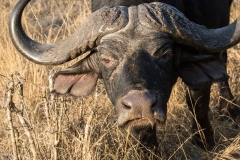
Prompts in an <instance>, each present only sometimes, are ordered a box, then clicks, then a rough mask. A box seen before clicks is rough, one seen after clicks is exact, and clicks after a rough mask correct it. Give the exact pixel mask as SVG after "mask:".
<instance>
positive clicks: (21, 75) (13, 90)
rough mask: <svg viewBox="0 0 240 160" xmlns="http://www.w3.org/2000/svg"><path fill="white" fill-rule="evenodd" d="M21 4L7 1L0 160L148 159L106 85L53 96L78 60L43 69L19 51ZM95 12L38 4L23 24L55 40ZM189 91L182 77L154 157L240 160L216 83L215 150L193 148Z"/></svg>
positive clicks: (239, 67) (238, 70) (233, 72)
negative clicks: (58, 75) (13, 35)
mask: <svg viewBox="0 0 240 160" xmlns="http://www.w3.org/2000/svg"><path fill="white" fill-rule="evenodd" d="M16 2H17V0H0V19H1V20H0V102H1V105H0V159H13V158H14V157H15V158H16V159H33V158H35V159H94V160H95V159H142V158H141V153H140V152H139V150H138V149H137V148H138V146H139V144H138V143H135V142H134V141H132V140H131V139H133V138H132V137H131V135H127V134H126V133H123V132H122V131H121V130H119V129H118V126H117V124H116V122H115V119H114V118H115V117H114V110H113V106H112V104H111V102H110V101H109V99H108V98H107V95H106V93H105V90H104V87H103V84H102V81H99V82H98V86H97V88H96V91H95V92H94V93H93V94H92V95H91V96H89V97H84V98H82V99H79V98H74V97H57V96H53V95H50V94H49V90H50V88H51V87H52V86H51V83H52V82H51V76H52V74H53V73H54V72H55V71H57V70H59V69H61V68H63V67H66V66H68V65H71V63H72V62H70V63H69V64H66V65H62V66H54V67H53V66H41V65H37V64H34V63H32V62H30V61H28V60H26V59H25V58H23V57H22V56H21V55H20V54H19V53H17V51H16V49H15V48H14V47H13V45H12V43H11V41H10V38H9V34H8V17H9V13H10V11H11V9H12V7H13V6H14V4H15V3H16ZM89 14H90V9H89V0H78V1H75V0H74V1H72V0H65V1H56V0H52V1H46V0H38V1H35V0H34V1H32V2H31V4H30V5H29V6H28V7H27V8H26V9H25V12H24V16H23V24H24V28H25V30H26V32H27V34H28V35H29V36H30V37H32V38H33V39H35V40H37V41H40V42H43V43H46V42H47V43H54V42H56V41H60V40H62V39H64V38H66V37H68V36H69V35H71V34H72V33H73V32H74V30H75V29H76V28H77V27H78V26H80V24H81V22H82V21H84V19H85V17H86V16H87V15H89ZM239 15H240V0H234V4H233V6H232V12H231V21H233V20H234V19H236V17H237V16H239ZM239 48H240V45H238V46H236V47H234V48H233V49H231V50H230V51H229V62H228V73H229V75H230V76H231V78H230V79H229V82H230V86H231V89H232V91H233V94H234V96H235V98H236V102H237V104H240V80H239V78H240V51H239ZM10 73H12V74H13V79H11V75H10ZM10 82H12V83H10ZM22 90H23V91H22ZM185 90H186V88H185V86H184V84H183V83H182V82H181V80H179V82H178V83H177V84H176V86H175V87H174V89H173V92H172V95H171V98H170V101H169V103H168V106H169V108H168V119H167V122H166V125H165V126H163V127H159V128H158V137H159V143H160V145H159V146H160V148H159V151H158V152H159V155H154V154H153V153H152V154H151V155H150V157H149V159H151V157H155V158H156V156H157V157H158V158H159V159H164V160H165V159H173V160H175V159H176V160H177V159H194V157H195V159H196V157H202V158H205V159H229V160H230V159H240V135H239V131H240V130H239V129H234V128H232V127H231V126H230V123H229V122H224V121H220V120H218V113H216V112H215V110H214V108H215V107H216V106H217V103H218V101H219V99H220V97H219V94H218V92H217V86H216V85H213V87H212V94H211V105H210V106H211V108H212V111H211V113H210V117H211V120H212V124H213V129H214V131H215V136H216V139H215V140H216V147H215V148H214V149H213V150H212V151H209V152H204V151H202V150H200V149H199V148H197V147H195V146H193V145H192V144H191V143H190V139H191V137H192V133H191V132H190V126H191V116H192V115H191V114H190V112H189V111H188V109H187V107H186V103H185V98H184V95H185ZM10 102H11V103H10ZM12 102H13V103H14V104H13V103H12ZM11 128H12V129H11ZM11 133H14V134H11ZM13 139H14V140H13ZM13 142H14V143H13ZM14 147H15V152H14V150H13V148H14Z"/></svg>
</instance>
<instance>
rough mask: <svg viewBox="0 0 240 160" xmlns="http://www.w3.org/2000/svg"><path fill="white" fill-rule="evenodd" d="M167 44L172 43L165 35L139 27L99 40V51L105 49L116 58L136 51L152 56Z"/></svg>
mask: <svg viewBox="0 0 240 160" xmlns="http://www.w3.org/2000/svg"><path fill="white" fill-rule="evenodd" d="M169 43H172V39H171V38H170V37H169V36H168V35H167V34H166V33H164V32H160V31H154V30H149V29H146V28H144V27H141V26H140V27H138V28H135V29H127V30H126V29H125V30H120V31H119V32H116V33H112V34H108V35H106V36H104V37H103V38H102V39H101V42H100V45H99V49H100V48H105V49H106V50H107V51H108V50H109V52H111V53H115V54H117V56H119V54H120V55H122V54H124V55H125V54H134V53H136V52H138V51H145V52H147V53H149V54H150V55H154V53H155V52H156V51H157V50H159V48H161V47H162V46H164V45H166V44H169ZM108 54H109V53H108Z"/></svg>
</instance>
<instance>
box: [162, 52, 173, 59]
mask: <svg viewBox="0 0 240 160" xmlns="http://www.w3.org/2000/svg"><path fill="white" fill-rule="evenodd" d="M171 56H172V51H171V50H168V51H166V52H165V53H164V54H163V55H162V56H161V58H162V59H165V60H168V59H169V58H170V57H171ZM161 58H160V59H161Z"/></svg>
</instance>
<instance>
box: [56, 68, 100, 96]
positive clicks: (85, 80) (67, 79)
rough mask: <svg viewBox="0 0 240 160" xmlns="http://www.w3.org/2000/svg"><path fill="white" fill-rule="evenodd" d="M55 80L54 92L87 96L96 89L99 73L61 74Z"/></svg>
mask: <svg viewBox="0 0 240 160" xmlns="http://www.w3.org/2000/svg"><path fill="white" fill-rule="evenodd" d="M57 74H58V75H57V76H56V78H55V81H54V91H53V92H54V93H59V94H70V95H73V96H87V95H89V94H90V93H92V91H93V90H94V89H95V87H96V84H97V80H98V75H97V74H96V73H84V74H61V73H57Z"/></svg>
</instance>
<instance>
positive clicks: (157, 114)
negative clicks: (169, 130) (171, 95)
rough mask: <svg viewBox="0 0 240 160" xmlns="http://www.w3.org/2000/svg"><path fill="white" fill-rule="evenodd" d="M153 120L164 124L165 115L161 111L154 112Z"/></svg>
mask: <svg viewBox="0 0 240 160" xmlns="http://www.w3.org/2000/svg"><path fill="white" fill-rule="evenodd" d="M154 118H155V119H156V120H158V121H159V122H160V123H164V122H165V121H166V115H165V114H164V113H163V112H162V111H159V110H157V111H155V112H154Z"/></svg>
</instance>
